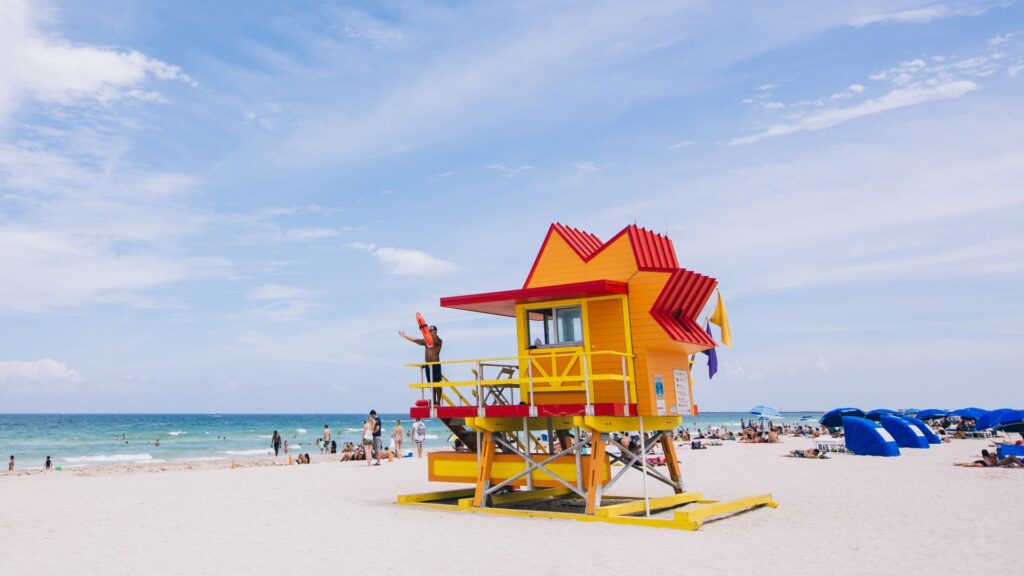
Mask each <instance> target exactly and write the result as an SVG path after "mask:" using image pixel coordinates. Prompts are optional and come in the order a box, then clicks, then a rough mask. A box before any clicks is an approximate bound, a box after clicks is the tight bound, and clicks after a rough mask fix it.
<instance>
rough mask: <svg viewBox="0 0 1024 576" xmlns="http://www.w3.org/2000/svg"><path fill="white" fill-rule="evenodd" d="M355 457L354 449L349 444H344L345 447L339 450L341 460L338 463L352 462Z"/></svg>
mask: <svg viewBox="0 0 1024 576" xmlns="http://www.w3.org/2000/svg"><path fill="white" fill-rule="evenodd" d="M355 455H356V447H355V446H353V445H352V443H351V442H345V447H344V448H342V449H341V460H340V462H348V461H349V460H354V459H355Z"/></svg>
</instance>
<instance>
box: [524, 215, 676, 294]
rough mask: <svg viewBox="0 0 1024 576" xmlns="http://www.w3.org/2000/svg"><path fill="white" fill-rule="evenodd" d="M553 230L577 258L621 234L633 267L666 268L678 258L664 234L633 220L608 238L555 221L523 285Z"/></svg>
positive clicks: (591, 253) (586, 258) (586, 256)
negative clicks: (624, 238) (633, 222)
mask: <svg viewBox="0 0 1024 576" xmlns="http://www.w3.org/2000/svg"><path fill="white" fill-rule="evenodd" d="M555 233H557V234H558V235H559V236H561V237H562V239H563V240H565V243H566V244H568V245H569V247H570V248H572V250H573V252H575V253H576V255H577V256H579V257H580V260H582V261H584V262H590V261H591V260H593V259H594V258H595V257H596V256H597V255H598V254H600V253H601V251H602V250H604V249H605V248H607V247H609V246H611V245H612V244H614V243H615V241H616V240H618V239H619V237H621V236H622V235H623V234H628V235H629V241H630V246H632V248H633V258H634V259H635V260H636V266H637V269H639V270H643V271H660V272H670V271H672V270H676V269H678V268H679V260H677V259H676V249H675V248H674V247H673V246H672V241H671V240H669V239H668V237H667V236H663V235H661V234H658V233H656V232H653V231H651V230H648V229H646V228H640V227H638V226H636V225H635V224H634V225H630V226H627V227H625V228H623V229H622V231H621V232H619V233H618V234H616V235H615V236H613V237H612V239H611V240H609V241H607V242H601V239H600V238H598V237H597V236H595V235H593V234H591V233H590V232H585V231H583V230H578V229H576V228H572V227H570V226H566V225H565V224H559V223H558V222H555V223H554V224H552V225H551V227H550V228H548V234H547V236H545V237H544V243H543V244H541V247H540V251H539V252H537V257H536V258H535V259H534V261H533V267H532V268H530V273H529V274H528V275H527V276H526V282H524V283H523V286H529V285H530V279H532V278H533V272H534V271H535V270H536V269H537V265H538V264H540V259H541V256H543V255H544V249H545V248H547V246H548V241H549V240H550V239H551V235H552V234H555Z"/></svg>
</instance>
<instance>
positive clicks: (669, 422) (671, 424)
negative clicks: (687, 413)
mask: <svg viewBox="0 0 1024 576" xmlns="http://www.w3.org/2000/svg"><path fill="white" fill-rule="evenodd" d="M640 418H643V419H644V430H647V431H649V432H653V431H655V430H675V429H676V428H678V427H679V426H681V425H682V423H683V418H682V416H573V422H574V424H576V425H577V426H579V427H580V428H588V429H590V430H597V431H598V432H621V431H623V430H639V429H640Z"/></svg>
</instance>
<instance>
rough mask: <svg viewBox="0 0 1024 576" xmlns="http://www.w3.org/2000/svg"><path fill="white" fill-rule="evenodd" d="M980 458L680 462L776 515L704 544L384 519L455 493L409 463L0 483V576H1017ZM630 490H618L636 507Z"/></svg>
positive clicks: (1006, 495)
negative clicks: (766, 500)
mask: <svg viewBox="0 0 1024 576" xmlns="http://www.w3.org/2000/svg"><path fill="white" fill-rule="evenodd" d="M987 444H988V442H986V441H983V440H962V441H956V442H954V443H953V444H951V445H943V446H936V447H933V448H932V449H930V450H917V451H911V450H904V455H903V456H902V457H900V458H870V457H858V456H843V455H837V456H834V457H833V458H832V459H831V460H820V461H817V460H797V459H789V458H782V457H781V454H783V453H785V452H786V451H788V450H791V449H794V448H801V447H805V446H808V445H809V442H808V441H804V440H796V439H789V438H787V439H786V442H785V443H784V444H780V445H738V444H733V443H727V444H726V445H725V446H721V447H714V448H711V449H708V450H704V451H693V452H691V451H690V450H689V449H683V450H682V452H681V458H682V460H683V471H684V475H685V479H686V482H687V488H688V489H689V490H692V491H700V492H703V493H704V494H705V495H706V496H709V497H721V498H728V497H738V496H743V495H751V494H757V493H762V492H771V493H773V494H774V495H775V497H776V499H777V500H778V501H779V503H780V506H779V508H777V509H774V510H772V509H760V510H756V511H753V512H749V513H746V514H741V515H738V516H735V517H732V518H729V519H725V520H722V521H719V522H714V523H710V524H707V525H705V526H704V528H703V529H702V530H701V531H700V532H684V531H675V530H659V529H650V528H640V527H633V526H615V525H609V524H600V523H582V522H569V521H560V520H547V519H521V518H507V517H499V516H493V515H485V514H470V513H457V512H442V511H434V510H426V509H420V508H414V507H404V506H398V505H395V504H393V502H394V497H395V495H397V494H400V493H414V492H424V491H429V490H432V489H447V488H452V487H455V485H450V484H433V485H432V484H429V483H427V482H426V481H425V477H426V476H425V466H424V463H425V460H413V459H406V460H401V461H398V462H395V463H392V464H388V463H384V464H383V465H382V466H380V467H372V468H370V467H367V466H366V465H365V463H361V462H357V463H345V464H339V463H334V462H326V463H319V464H313V465H310V466H290V467H288V466H276V467H274V466H246V467H239V468H237V469H229V468H225V467H224V466H226V463H224V462H220V463H210V462H203V463H201V464H200V465H196V466H195V467H197V468H199V469H198V470H184V469H177V470H168V471H161V470H160V468H167V467H168V466H167V465H148V466H134V467H131V466H117V467H109V468H102V469H90V470H88V471H83V470H76V471H70V472H69V471H64V472H48V473H34V474H21V475H4V474H0V542H3V552H2V553H0V574H11V575H15V574H29V573H59V574H63V575H72V574H245V575H246V576H249V575H257V574H280V575H284V574H300V573H306V574H347V573H355V572H357V571H364V570H365V569H366V567H367V566H368V565H371V566H372V567H373V568H372V571H371V572H370V573H371V574H374V575H375V576H376V575H381V574H426V575H430V574H452V573H458V572H461V573H467V574H485V575H486V576H494V575H498V574H526V573H530V574H553V573H555V572H556V571H558V572H559V573H562V574H567V573H569V571H570V570H576V571H580V572H583V571H586V572H588V573H591V574H613V573H623V572H625V573H628V574H631V575H636V574H651V575H656V574H679V573H683V572H686V573H693V574H701V575H704V574H732V575H736V574H757V575H758V576H765V575H772V574H785V575H790V576H791V575H796V574H868V573H871V574H888V573H896V572H902V573H904V574H924V573H938V574H956V573H964V572H965V571H966V572H970V573H973V572H975V571H977V570H983V571H985V572H986V573H992V574H1009V573H1017V572H1019V571H1020V566H1021V564H1020V557H1019V556H1020V549H1021V548H1020V546H1019V541H1020V538H1021V534H1024V515H1022V514H1021V513H1020V510H1019V508H1020V504H1021V502H1022V501H1024V469H973V468H957V467H953V466H952V465H951V464H952V463H953V462H954V461H967V460H973V459H975V458H976V456H975V455H976V454H977V453H978V452H979V451H980V450H981V448H983V447H985V446H986V445H987ZM240 462H241V461H240ZM177 466H178V467H181V466H183V465H177ZM147 471H148V472H147ZM630 476H634V477H633V478H632V483H628V484H625V485H624V486H622V489H620V488H619V486H617V487H616V490H614V491H613V492H615V493H617V494H624V493H630V492H631V493H635V494H639V493H640V484H639V476H638V475H636V474H627V476H626V478H627V479H628V478H629V477H630ZM623 482H625V480H624V481H623ZM650 486H651V492H652V494H667V493H668V489H667V488H665V487H663V486H660V485H657V483H655V482H651V483H650Z"/></svg>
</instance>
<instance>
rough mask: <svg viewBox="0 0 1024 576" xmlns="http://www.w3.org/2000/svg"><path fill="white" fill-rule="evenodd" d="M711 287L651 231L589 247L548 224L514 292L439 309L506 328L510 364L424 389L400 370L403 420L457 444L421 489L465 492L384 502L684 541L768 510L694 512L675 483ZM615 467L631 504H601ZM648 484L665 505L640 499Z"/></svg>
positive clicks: (621, 500) (584, 239)
mask: <svg viewBox="0 0 1024 576" xmlns="http://www.w3.org/2000/svg"><path fill="white" fill-rule="evenodd" d="M716 286H717V282H716V280H715V279H713V278H709V277H707V276H703V275H701V274H698V273H696V272H692V271H689V270H686V269H683V268H680V267H679V263H678V260H677V259H676V252H675V248H674V247H673V245H672V242H671V241H670V240H669V239H668V238H667V237H665V236H663V235H660V234H656V233H654V232H651V231H649V230H645V229H644V228H639V227H637V226H628V227H626V228H625V229H623V230H622V231H621V232H620V233H619V234H617V235H616V236H614V237H613V238H612V239H611V240H609V241H607V242H602V241H601V240H599V239H598V238H597V237H596V236H595V235H593V234H590V233H587V232H583V231H581V230H577V229H574V228H570V227H568V226H564V225H562V224H557V223H556V224H553V225H552V226H551V227H550V229H549V230H548V233H547V236H546V237H545V238H544V243H543V244H542V245H541V248H540V252H539V253H538V254H537V257H536V260H535V261H534V264H533V268H532V269H531V270H530V273H529V275H528V276H527V277H526V282H525V283H524V284H523V287H522V288H520V289H517V290H506V291H502V292H489V293H485V294H470V295H465V296H451V297H446V298H441V306H443V307H445V308H455V309H459V310H467V311H470V312H480V313H485V314H497V315H500V316H508V317H511V318H515V319H516V326H517V330H516V343H517V349H518V355H517V356H515V357H506V358H484V359H474V360H456V361H445V362H441V364H442V369H443V372H444V376H445V377H444V379H443V381H442V382H440V383H430V382H424V381H423V370H422V367H423V366H424V364H413V365H410V366H414V367H416V368H417V369H419V370H420V374H421V377H420V382H418V383H415V384H412V385H411V387H412V388H414V389H418V390H419V391H420V395H421V398H420V400H418V401H417V402H416V406H415V407H413V408H412V409H410V411H409V414H410V416H411V417H413V418H436V419H439V420H440V421H442V422H443V423H444V424H445V425H446V426H447V427H448V428H449V429H450V430H451V431H452V433H453V434H454V435H455V436H456V437H458V439H459V440H460V442H461V444H462V446H463V450H461V451H450V452H444V451H434V452H430V453H429V455H428V458H427V466H428V478H429V479H430V480H431V481H441V482H455V483H464V484H471V485H472V487H468V488H464V489H460V490H451V491H444V492H435V493H430V494H415V495H405V496H400V497H399V498H398V502H399V503H402V504H417V505H423V506H433V507H445V508H455V509H460V510H467V511H476V512H491V513H500V514H518V515H530V516H547V517H564V518H572V519H576V520H588V521H606V522H617V523H633V524H646V525H651V526H661V527H671V528H681V529H690V530H693V529H697V528H699V527H700V526H701V524H702V523H703V522H704V521H705V520H706V519H709V518H712V517H720V516H723V515H728V514H732V513H734V512H739V511H743V510H747V509H751V508H756V507H759V506H771V507H774V506H775V505H776V504H775V502H774V501H773V500H772V498H771V495H760V496H754V497H748V498H742V499H739V500H733V501H711V500H707V499H705V498H704V497H703V496H702V495H701V494H699V493H695V492H687V491H686V490H685V487H684V485H683V480H682V476H681V474H680V468H679V463H678V459H677V457H676V453H675V447H674V445H673V443H672V431H673V430H675V429H676V428H678V427H679V426H680V425H681V424H682V420H683V416H684V415H691V414H693V413H694V411H695V406H694V403H693V394H692V392H693V391H692V384H691V382H692V380H691V378H690V355H692V354H695V353H697V352H701V351H704V350H708V349H710V348H714V347H715V346H716V343H715V342H714V340H713V339H712V338H711V336H710V335H709V334H708V333H707V332H705V331H704V330H702V329H701V327H700V326H699V325H698V323H697V318H698V315H699V314H700V313H701V311H702V310H703V309H704V307H705V306H706V305H707V303H708V300H709V299H710V298H711V296H712V295H713V294H714V291H715V289H716ZM437 388H440V394H439V395H437V396H435V393H434V391H435V389H437ZM435 397H439V398H440V399H441V400H440V402H437V403H435V401H434V398H435ZM618 434H622V436H618V437H617V435H618ZM630 434H633V435H634V436H638V437H639V445H640V446H639V448H637V447H636V446H635V445H631V441H630ZM633 444H635V442H634V443H633ZM630 470H635V471H638V472H640V473H642V474H643V475H644V476H643V492H644V494H643V495H642V496H611V495H609V490H610V489H611V488H612V487H613V486H614V485H615V484H616V482H618V481H619V479H620V478H622V476H623V475H624V474H625V473H626V472H628V471H630ZM648 479H652V480H653V481H657V482H661V483H663V484H666V485H668V486H669V487H671V489H672V492H673V494H672V495H670V496H663V497H656V498H651V497H649V495H648V493H647V492H648V490H647V480H648Z"/></svg>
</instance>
